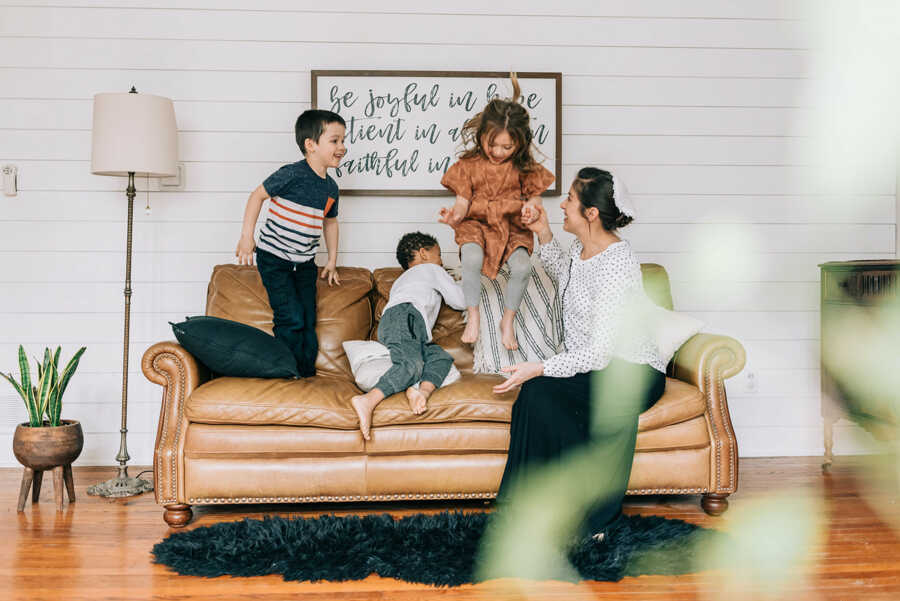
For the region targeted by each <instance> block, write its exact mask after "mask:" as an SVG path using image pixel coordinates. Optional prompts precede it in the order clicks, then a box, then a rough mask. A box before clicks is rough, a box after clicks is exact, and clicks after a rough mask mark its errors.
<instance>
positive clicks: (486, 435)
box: [360, 422, 509, 455]
mask: <svg viewBox="0 0 900 601" xmlns="http://www.w3.org/2000/svg"><path fill="white" fill-rule="evenodd" d="M360 440H362V437H360ZM508 448H509V424H507V423H503V422H467V423H460V422H456V423H445V424H407V425H391V426H381V427H380V428H375V429H374V430H372V439H371V440H369V441H366V453H368V454H369V455H394V454H403V453H420V454H426V453H459V452H460V451H464V452H485V451H487V452H494V453H505V452H506V450H507V449H508Z"/></svg>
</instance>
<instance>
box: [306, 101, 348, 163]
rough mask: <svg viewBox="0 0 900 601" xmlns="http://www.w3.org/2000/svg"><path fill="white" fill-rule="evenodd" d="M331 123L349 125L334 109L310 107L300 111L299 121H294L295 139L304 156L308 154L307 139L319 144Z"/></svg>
mask: <svg viewBox="0 0 900 601" xmlns="http://www.w3.org/2000/svg"><path fill="white" fill-rule="evenodd" d="M329 123H340V124H341V125H343V126H344V127H347V123H346V122H345V121H344V118H343V117H341V116H340V115H338V114H337V113H334V112H332V111H323V110H321V109H309V110H306V111H303V112H302V113H300V116H299V117H297V122H296V123H294V139H295V140H296V141H297V146H299V147H300V152H302V153H303V156H306V140H307V139H309V140H312V141H313V142H315V143H316V144H318V143H319V138H321V137H322V134H323V133H324V132H325V128H326V127H328V124H329Z"/></svg>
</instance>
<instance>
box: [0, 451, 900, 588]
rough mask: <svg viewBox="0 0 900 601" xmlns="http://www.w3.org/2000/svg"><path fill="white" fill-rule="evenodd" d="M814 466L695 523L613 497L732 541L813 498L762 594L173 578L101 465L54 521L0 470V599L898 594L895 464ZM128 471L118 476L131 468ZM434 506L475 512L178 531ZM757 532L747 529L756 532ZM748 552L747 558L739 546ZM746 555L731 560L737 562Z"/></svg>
mask: <svg viewBox="0 0 900 601" xmlns="http://www.w3.org/2000/svg"><path fill="white" fill-rule="evenodd" d="M819 463H820V460H819V458H814V457H809V458H797V457H791V458H771V459H743V460H742V461H741V474H740V477H741V480H740V490H739V491H738V493H737V494H735V495H732V496H731V497H730V499H729V500H730V502H731V509H729V511H728V512H727V513H725V515H724V516H722V517H720V518H712V517H709V516H707V515H705V514H704V513H703V512H702V510H701V509H700V507H699V502H698V501H699V499H698V498H696V497H631V498H629V499H628V500H627V505H626V511H627V512H629V513H645V514H656V515H663V516H666V517H675V518H681V519H684V520H687V521H690V522H694V523H699V524H703V525H706V526H711V527H716V528H721V529H724V530H729V531H731V532H733V533H734V534H735V536H737V535H738V532H740V531H742V530H741V529H742V528H743V530H746V523H745V522H742V520H741V518H740V516H741V513H742V511H743V510H747V509H751V508H753V507H757V506H759V505H760V504H761V503H763V502H764V501H765V499H767V498H770V495H772V494H775V493H787V494H789V495H800V494H805V495H808V496H809V497H810V498H813V499H819V500H821V501H823V502H822V503H821V507H822V509H823V511H822V520H821V523H822V525H823V529H822V531H821V539H820V541H821V542H820V543H816V544H813V545H811V546H810V547H808V548H807V552H806V553H805V558H804V559H803V561H801V562H800V564H799V565H797V566H796V567H794V568H791V569H790V570H789V574H790V576H789V578H788V579H787V580H786V582H784V583H783V586H782V587H781V588H779V589H777V592H775V593H772V592H771V591H770V590H769V589H767V582H768V581H767V580H766V579H765V578H760V577H759V573H751V576H750V580H749V581H748V582H749V584H748V582H743V583H738V584H735V583H733V582H730V581H729V580H728V579H727V577H728V574H729V573H728V572H726V571H723V570H708V571H704V572H700V573H697V574H691V575H686V576H677V577H671V576H642V577H640V578H627V579H625V580H623V581H621V582H603V583H595V582H591V583H581V584H571V583H563V582H541V583H534V582H528V581H513V580H496V581H490V582H486V583H482V584H479V585H475V586H462V587H457V588H452V589H437V588H432V587H428V586H424V585H417V584H409V583H405V582H398V581H394V580H387V579H383V578H378V577H374V576H370V577H369V578H367V579H366V580H363V581H359V582H344V583H330V582H322V583H296V582H284V581H283V580H282V579H281V578H280V577H277V576H267V577H257V578H230V577H223V578H216V579H204V578H196V577H187V576H179V575H177V574H175V573H173V572H171V571H170V570H168V569H167V568H165V567H162V566H159V565H155V564H153V563H151V557H150V554H149V553H150V549H151V547H152V546H153V545H154V544H155V543H156V542H158V541H160V540H161V539H162V538H163V537H165V536H166V534H168V533H169V532H170V530H169V528H168V527H167V526H166V524H165V523H163V520H162V508H160V507H158V506H157V505H156V504H155V502H154V500H153V495H152V493H150V494H145V495H142V496H140V497H135V498H130V499H121V500H108V499H101V498H96V497H89V496H87V493H86V489H87V487H88V486H89V485H91V484H94V483H96V482H99V481H101V480H104V479H106V478H108V477H111V476H112V475H113V471H114V470H112V469H110V468H76V469H75V487H76V494H77V501H76V503H74V504H72V505H67V506H66V507H65V509H64V510H63V511H62V512H59V513H57V512H56V510H55V506H54V503H53V490H52V486H48V483H45V485H44V487H43V492H42V495H41V501H40V503H38V504H36V505H34V504H32V503H31V501H30V500H29V502H28V503H27V504H26V506H25V511H24V512H23V513H17V512H16V501H17V498H18V491H19V482H20V479H21V473H22V472H21V470H20V469H12V468H5V469H0V486H2V490H4V491H5V498H4V499H3V501H4V502H3V509H4V519H3V521H2V523H0V537H2V544H0V599H48V600H49V599H53V600H56V599H65V600H72V601H76V600H92V601H93V600H102V599H173V600H174V599H181V600H202V599H216V600H217V601H222V600H244V599H246V600H250V599H253V600H257V599H292V600H302V599H398V600H413V599H429V598H437V597H440V598H442V599H454V600H474V599H501V600H513V599H557V600H576V599H577V600H587V599H629V600H639V599H666V600H670V599H792V600H793V599H810V600H812V599H815V600H819V599H841V600H843V599H852V600H854V601H857V600H858V601H863V600H866V601H868V600H871V599H900V538H898V533H900V507H898V504H897V485H896V480H894V478H896V475H897V470H896V466H895V465H891V466H889V470H888V472H887V474H888V476H886V477H885V476H883V475H882V476H879V477H873V476H871V474H870V473H869V472H868V471H867V469H866V467H865V466H866V465H867V464H866V463H864V461H863V459H861V458H851V457H838V458H837V460H836V461H835V466H834V468H833V469H832V471H831V473H829V474H826V475H823V474H822V472H821V470H820V469H819ZM137 471H139V470H135V469H132V470H131V473H132V474H136V473H137ZM873 484H874V485H873ZM785 507H787V505H785ZM447 508H472V509H479V508H481V505H477V504H463V503H455V504H441V505H436V504H429V505H414V504H403V505H387V504H382V505H377V506H376V505H365V506H347V505H330V506H321V505H320V506H315V507H312V506H296V505H295V506H289V507H288V506H245V507H206V508H203V507H199V508H196V509H195V518H194V521H193V522H192V523H191V525H190V526H189V527H188V528H191V527H196V526H204V525H209V524H212V523H215V522H219V521H226V520H236V519H240V518H243V517H245V516H250V517H259V516H262V515H264V514H271V513H278V514H279V515H304V516H313V515H318V514H322V513H330V512H334V513H337V514H347V513H361V512H366V511H369V512H374V511H377V512H383V511H388V512H390V513H392V514H395V515H404V514H408V513H413V512H416V511H439V510H442V509H447ZM776 511H777V509H776ZM770 515H774V514H770ZM770 521H771V522H773V523H774V522H775V521H776V520H774V518H773V519H772V520H770ZM793 528H794V526H793V525H792V524H791V523H788V524H787V525H784V526H783V525H781V524H779V525H778V526H777V529H778V530H779V531H780V533H781V534H784V535H785V536H784V538H781V539H778V540H777V541H775V542H772V548H770V549H767V548H766V544H767V542H766V541H763V542H762V547H761V548H762V549H763V550H764V557H763V558H764V559H765V557H768V558H769V559H771V558H772V557H776V558H777V557H778V553H779V552H780V551H781V550H782V549H783V548H784V543H785V541H790V540H792V539H793V538H794V536H795V533H794V532H792V530H793ZM797 529H798V532H797V533H796V537H797V538H796V539H795V540H799V539H800V538H799V537H800V535H801V532H799V530H801V529H800V528H799V526H798V527H797ZM769 536H770V534H767V533H765V532H762V531H760V537H761V538H767V537H769ZM750 556H753V553H752V552H748V557H750ZM756 557H757V559H759V556H758V555H757V556H756ZM750 561H751V560H750V559H744V560H741V562H742V564H744V567H747V564H748V563H749V562H750ZM776 563H777V561H776ZM756 567H758V566H756Z"/></svg>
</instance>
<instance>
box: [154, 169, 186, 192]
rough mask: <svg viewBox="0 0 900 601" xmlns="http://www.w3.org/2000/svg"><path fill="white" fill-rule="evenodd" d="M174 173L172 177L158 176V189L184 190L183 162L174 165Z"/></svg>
mask: <svg viewBox="0 0 900 601" xmlns="http://www.w3.org/2000/svg"><path fill="white" fill-rule="evenodd" d="M175 169H176V171H175V175H173V176H172V177H161V178H159V189H160V190H184V184H185V179H186V178H185V168H184V163H178V164H177V165H175Z"/></svg>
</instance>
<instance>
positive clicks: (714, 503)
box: [700, 493, 728, 515]
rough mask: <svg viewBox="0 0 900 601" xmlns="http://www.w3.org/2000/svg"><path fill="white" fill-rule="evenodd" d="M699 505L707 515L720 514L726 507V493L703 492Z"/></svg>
mask: <svg viewBox="0 0 900 601" xmlns="http://www.w3.org/2000/svg"><path fill="white" fill-rule="evenodd" d="M700 507H702V508H703V511H705V512H706V513H708V514H709V515H722V514H723V513H725V510H726V509H728V495H720V494H714V493H709V494H705V495H703V499H702V500H701V501H700Z"/></svg>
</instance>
